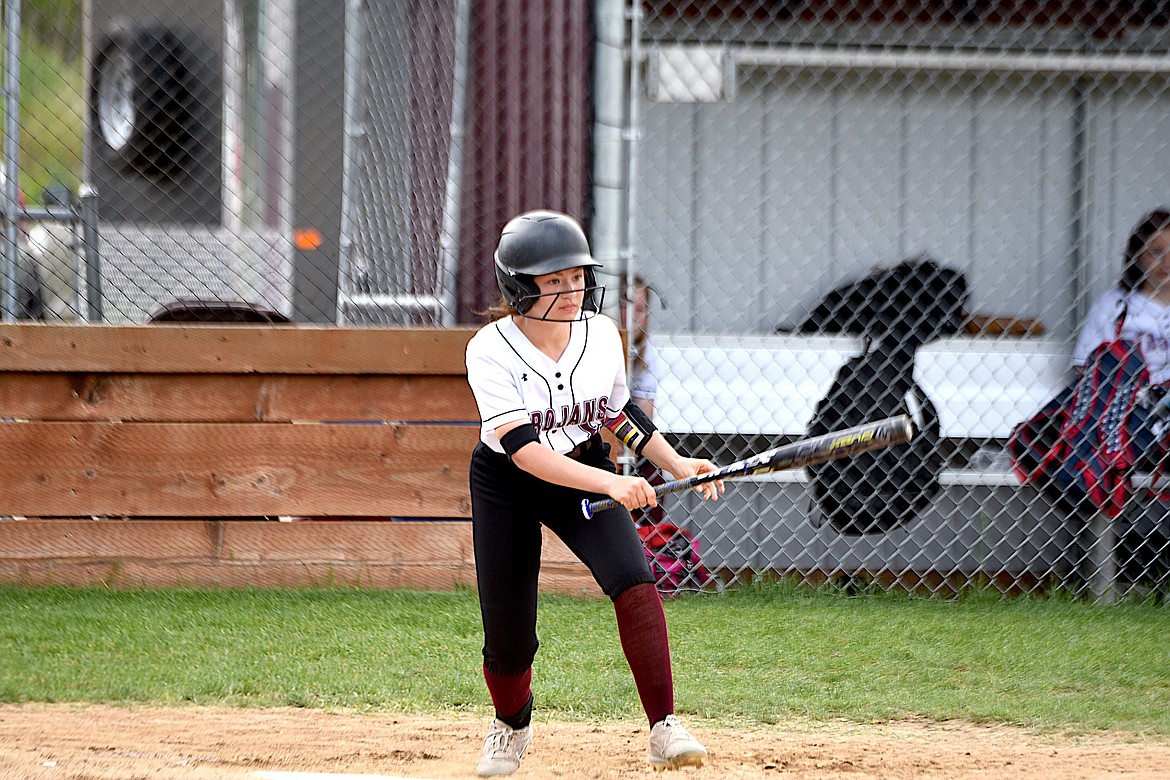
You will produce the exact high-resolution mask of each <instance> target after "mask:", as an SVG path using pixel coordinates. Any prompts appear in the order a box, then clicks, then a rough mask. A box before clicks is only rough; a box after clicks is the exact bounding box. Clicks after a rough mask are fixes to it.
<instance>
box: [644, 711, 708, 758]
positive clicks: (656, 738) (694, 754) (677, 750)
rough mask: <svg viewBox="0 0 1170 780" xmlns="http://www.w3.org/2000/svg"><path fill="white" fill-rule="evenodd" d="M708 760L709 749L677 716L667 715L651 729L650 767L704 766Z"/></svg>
mask: <svg viewBox="0 0 1170 780" xmlns="http://www.w3.org/2000/svg"><path fill="white" fill-rule="evenodd" d="M706 760H707V748H705V747H703V746H702V745H700V744H699V741H698V740H697V739H695V738H694V737H692V736H691V733H690V732H689V731H687V729H686V726H684V725H683V724H681V723H679V722H678V718H676V717H675V716H673V715H667V716H666V717H665V718H663V719H662V720H661V721H659V722H658V723H656V724H655V725H654V728H652V729H650V765H651V766H653V767H654V768H655V769H656V770H659V771H662V770H664V769H678V768H680V767H684V766H702V765H703V762H704V761H706Z"/></svg>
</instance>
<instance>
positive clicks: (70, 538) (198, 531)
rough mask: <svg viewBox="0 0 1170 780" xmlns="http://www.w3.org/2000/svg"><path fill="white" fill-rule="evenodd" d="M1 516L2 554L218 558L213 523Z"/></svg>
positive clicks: (9, 557) (15, 557) (16, 557)
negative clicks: (5, 517) (4, 517)
mask: <svg viewBox="0 0 1170 780" xmlns="http://www.w3.org/2000/svg"><path fill="white" fill-rule="evenodd" d="M163 522H164V523H165V526H166V527H165V528H163V527H162V526H160V525H159V521H155V522H154V523H141V522H133V521H122V520H24V521H22V520H8V521H0V559H2V560H5V561H38V560H62V561H64V560H74V559H92V560H113V559H123V560H125V559H145V560H161V559H165V560H170V561H182V560H202V559H206V558H213V557H216V552H217V548H218V541H217V540H218V537H219V536H220V535H221V533H220V532H219V531H218V530H217V528H216V526H217V523H216V522H215V521H209V520H168V521H163Z"/></svg>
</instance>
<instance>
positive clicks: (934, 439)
mask: <svg viewBox="0 0 1170 780" xmlns="http://www.w3.org/2000/svg"><path fill="white" fill-rule="evenodd" d="M967 298H968V290H967V280H966V278H965V277H964V276H963V274H962V273H960V272H958V271H955V270H954V269H951V268H946V267H944V266H941V265H939V264H938V263H936V262H935V261H933V260H909V261H906V262H903V263H900V264H899V265H897V266H895V267H893V268H890V269H887V270H883V271H880V272H877V273H874V274H871V275H870V276H867V277H865V278H864V279H862V280H860V281H858V282H854V283H852V284H849V285H844V286H842V287H838V288H836V289H834V290H833V291H831V292H830V293H829V294H828V295H826V296H825V298H824V299H823V300H822V302H821V303H820V304H819V305H818V306H817V307H816V308H815V309H814V310H813V312H812V313H811V314H810V315H809V317H808V318H807V319H806V320H805V322H804V323H802V325H801V326H800V328H799V330H800V331H801V332H806V333H807V332H814V331H820V332H830V333H833V332H836V333H856V334H862V335H863V336H864V337H865V349H864V350H863V351H862V353H861V354H860V355H857V356H855V357H853V358H852V359H850V360H849V361H848V362H846V363H845V365H843V366H842V367H841V369H840V370H839V371H838V372H837V376H836V378H835V380H834V382H833V384H832V386H831V387H830V388H829V392H828V393H827V394H826V396H825V397H824V398H823V399H822V400H821V401H820V402H819V403H818V404H817V408H816V411H815V413H814V415H813V418H812V421H811V422H810V424H809V429H808V434H809V435H810V436H816V435H820V434H824V433H828V432H829V431H833V430H838V429H841V428H846V427H849V426H852V425H858V424H861V423H863V422H868V421H872V420H876V419H880V418H883V417H889V416H891V415H896V414H907V415H909V416H910V418H911V420H913V422H914V429H915V435H914V439H913V440H912V441H911V442H910V443H908V444H902V445H896V446H893V447H887V448H885V449H883V450H878V451H876V452H869V453H862V454H860V455H856V456H853V457H851V458H846V459H842V460H837V461H832V462H829V463H825V464H822V465H819V466H813V467H809V468H808V469H807V471H808V474H809V478H810V480H811V482H812V492H813V497H814V498H815V500H816V503H817V506H818V507H819V508H820V511H821V514H822V516H823V517H824V518H825V520H826V521H827V522H828V523H829V524H830V525H832V526H833V527H834V528H836V529H837V530H838V531H840V532H841V533H845V534H871V533H885V532H887V531H890V530H893V529H894V528H897V527H899V526H901V525H904V524H905V523H907V522H909V521H910V520H911V519H913V518H914V517H916V516H917V515H918V513H919V512H921V511H922V509H923V508H924V507H925V506H926V505H927V503H929V501H930V500H931V498H932V497H933V496H934V495H935V494H937V492H938V490H939V487H940V486H939V472H940V471H941V470H942V456H941V453H940V451H939V440H940V436H941V429H940V423H939V416H938V410H937V409H936V408H935V405H934V403H933V402H932V401H931V399H930V397H929V396H928V395H927V394H926V391H925V390H923V388H922V387H921V386H920V385H919V384H918V383H917V382H915V381H914V356H915V353H916V351H917V349H918V347H920V346H922V345H923V344H926V343H929V342H930V341H933V340H935V339H937V338H939V337H941V336H944V335H951V334H954V333H957V332H958V331H959V329H960V328H961V327H962V323H963V320H964V317H965V309H966V304H967Z"/></svg>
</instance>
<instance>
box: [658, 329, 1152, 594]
mask: <svg viewBox="0 0 1170 780" xmlns="http://www.w3.org/2000/svg"><path fill="white" fill-rule="evenodd" d="M654 339H655V344H656V345H657V348H658V352H659V356H660V364H661V373H660V375H659V377H658V380H659V385H658V397H657V400H656V402H655V423H656V424H657V426H658V427H659V428H660V429H661V430H662V431H664V432H665V433H668V434H674V435H678V436H686V435H696V434H697V435H714V436H720V435H724V436H732V435H741V436H762V437H765V439H766V438H768V437H775V438H776V439H779V438H781V437H788V438H798V437H801V436H804V435H806V431H807V428H808V424H809V422H810V420H811V419H812V416H813V412H814V410H815V408H816V405H817V402H818V401H820V399H822V398H823V397H824V396H825V394H826V393H827V392H828V390H829V387H830V386H831V385H832V383H833V379H834V377H835V376H836V373H837V370H838V368H840V366H841V365H842V364H843V363H845V361H847V360H848V359H849V358H851V357H852V356H854V355H856V354H858V353H859V352H860V351H861V346H862V343H861V340H860V339H858V338H854V337H849V336H823V335H795V334H777V335H765V336H758V335H742V336H741V335H724V336H695V335H679V334H673V335H672V334H655V336H654ZM1070 348H1071V345H1070V344H1069V343H1068V342H1065V341H1061V340H1054V339H1044V338H1012V339H990V338H986V339H985V338H971V337H966V338H963V337H960V338H949V339H941V340H939V341H935V342H932V343H930V344H928V345H926V346H923V347H921V348H920V349H919V350H918V352H917V354H916V357H915V362H914V378H915V379H916V380H917V381H918V383H919V385H921V386H922V388H923V389H924V390H925V392H926V393H927V394H928V395H929V396H930V399H931V401H932V402H933V403H934V405H935V407H936V408H937V409H938V413H939V423H940V428H941V431H940V433H941V436H942V437H943V438H944V439H947V440H951V441H953V442H968V443H975V444H978V445H979V446H980V447H982V450H981V451H980V452H979V454H980V455H982V456H983V457H982V462H979V461H978V460H975V461H974V462H960V463H953V464H948V466H949V467H947V468H944V469H943V471H942V473H941V474H940V482H941V483H942V484H943V485H944V486H959V487H960V488H961V487H962V486H970V487H971V488H976V487H988V488H1005V489H1011V488H1017V487H1019V486H1020V482H1019V480H1018V478H1017V477H1016V475H1015V473H1014V472H1013V471H1012V470H1011V467H1010V463H1009V461H1008V459H1007V457H1006V452H1005V451H1004V450H1003V445H1004V444H1005V443H1006V440H1007V439H1008V437H1009V436H1010V434H1011V431H1012V428H1013V427H1015V425H1016V424H1018V423H1019V422H1021V421H1022V420H1025V419H1027V418H1029V417H1030V416H1032V415H1033V414H1034V413H1035V412H1036V411H1038V410H1039V409H1040V407H1041V406H1042V405H1043V404H1044V403H1045V402H1047V401H1048V400H1049V399H1051V398H1052V397H1053V396H1054V395H1056V394H1057V393H1058V392H1059V391H1060V390H1061V388H1063V387H1065V385H1066V384H1067V383H1068V381H1069V380H1070V379H1071V377H1072V371H1071V368H1070ZM768 446H775V444H774V443H770V444H769V445H768ZM744 454H745V455H746V454H750V453H744ZM749 479H752V480H754V481H757V482H773V483H789V484H792V483H803V482H806V481H807V475H806V472H805V470H804V469H796V470H791V471H784V472H778V473H775V474H768V475H761V476H757V477H752V478H749ZM1134 481H1135V483H1136V484H1137V485H1139V486H1148V485H1149V484H1150V483H1149V476H1148V475H1144V474H1139V475H1137V477H1136V478H1135V480H1134ZM1091 526H1092V527H1091V529H1090V534H1091V535H1092V536H1093V537H1094V539H1095V543H1094V548H1093V551H1092V553H1091V555H1092V559H1093V564H1094V567H1095V568H1094V573H1093V589H1094V591H1095V592H1096V594H1097V596H1098V598H1099V599H1101V600H1102V601H1111V600H1113V599H1114V598H1115V597H1116V593H1117V590H1116V562H1115V560H1114V556H1113V554H1112V550H1113V549H1114V545H1115V543H1116V540H1115V537H1114V524H1113V523H1111V522H1109V521H1108V520H1107V519H1106V518H1105V516H1104V515H1103V514H1101V513H1097V515H1096V516H1095V518H1094V519H1093V521H1092V523H1091Z"/></svg>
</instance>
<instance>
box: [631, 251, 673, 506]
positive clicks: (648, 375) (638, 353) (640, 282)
mask: <svg viewBox="0 0 1170 780" xmlns="http://www.w3.org/2000/svg"><path fill="white" fill-rule="evenodd" d="M656 294H657V291H656V290H655V289H654V288H653V287H652V286H651V285H650V283H649V282H647V281H646V279H645V278H644V277H642V276H641V275H639V274H635V275H634V276H633V277H632V278H631V279H630V282H629V284H628V285H627V286H626V288H625V291H624V292H623V294H622V297H621V304H620V312H619V318H620V322H621V324H622V326H623V327H625V328H626V333H627V336H626V338H627V339H628V340H629V342H630V356H631V357H630V377H629V385H630V397H631V398H632V399H633V400H634V403H636V404H637V405H638V406H639V407H641V409H642V411H644V412H645V413H646V416H647V417H649V418H650V419H651V420H653V419H654V403H655V401H656V400H657V399H658V373H659V371H658V350H657V349H655V347H654V341H653V339H651V337H650V305H651V299H652V297H653V296H654V295H656ZM634 470H635V472H636V473H637V474H638V475H639V476H641V477H644V478H645V479H646V480H647V481H648V482H649V483H650V484H651V485H661V484H662V483H663V482H665V481H666V480H665V478H664V477H663V476H662V472H661V471H660V470H659V469H658V467H657V466H655V465H654V464H653V463H651V462H650V461H649V460H647V459H646V458H639V459H638V461H637V462H636V463H635V464H634ZM631 514H632V515H633V518H634V522H635V523H636V524H638V525H643V524H645V523H660V522H663V521H664V520H665V519H666V512H665V510H664V509H663V508H662V503H661V500H660V501H659V503H658V505H656V506H644V507H639V508H638V509H635V510H634V511H633V512H631Z"/></svg>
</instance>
